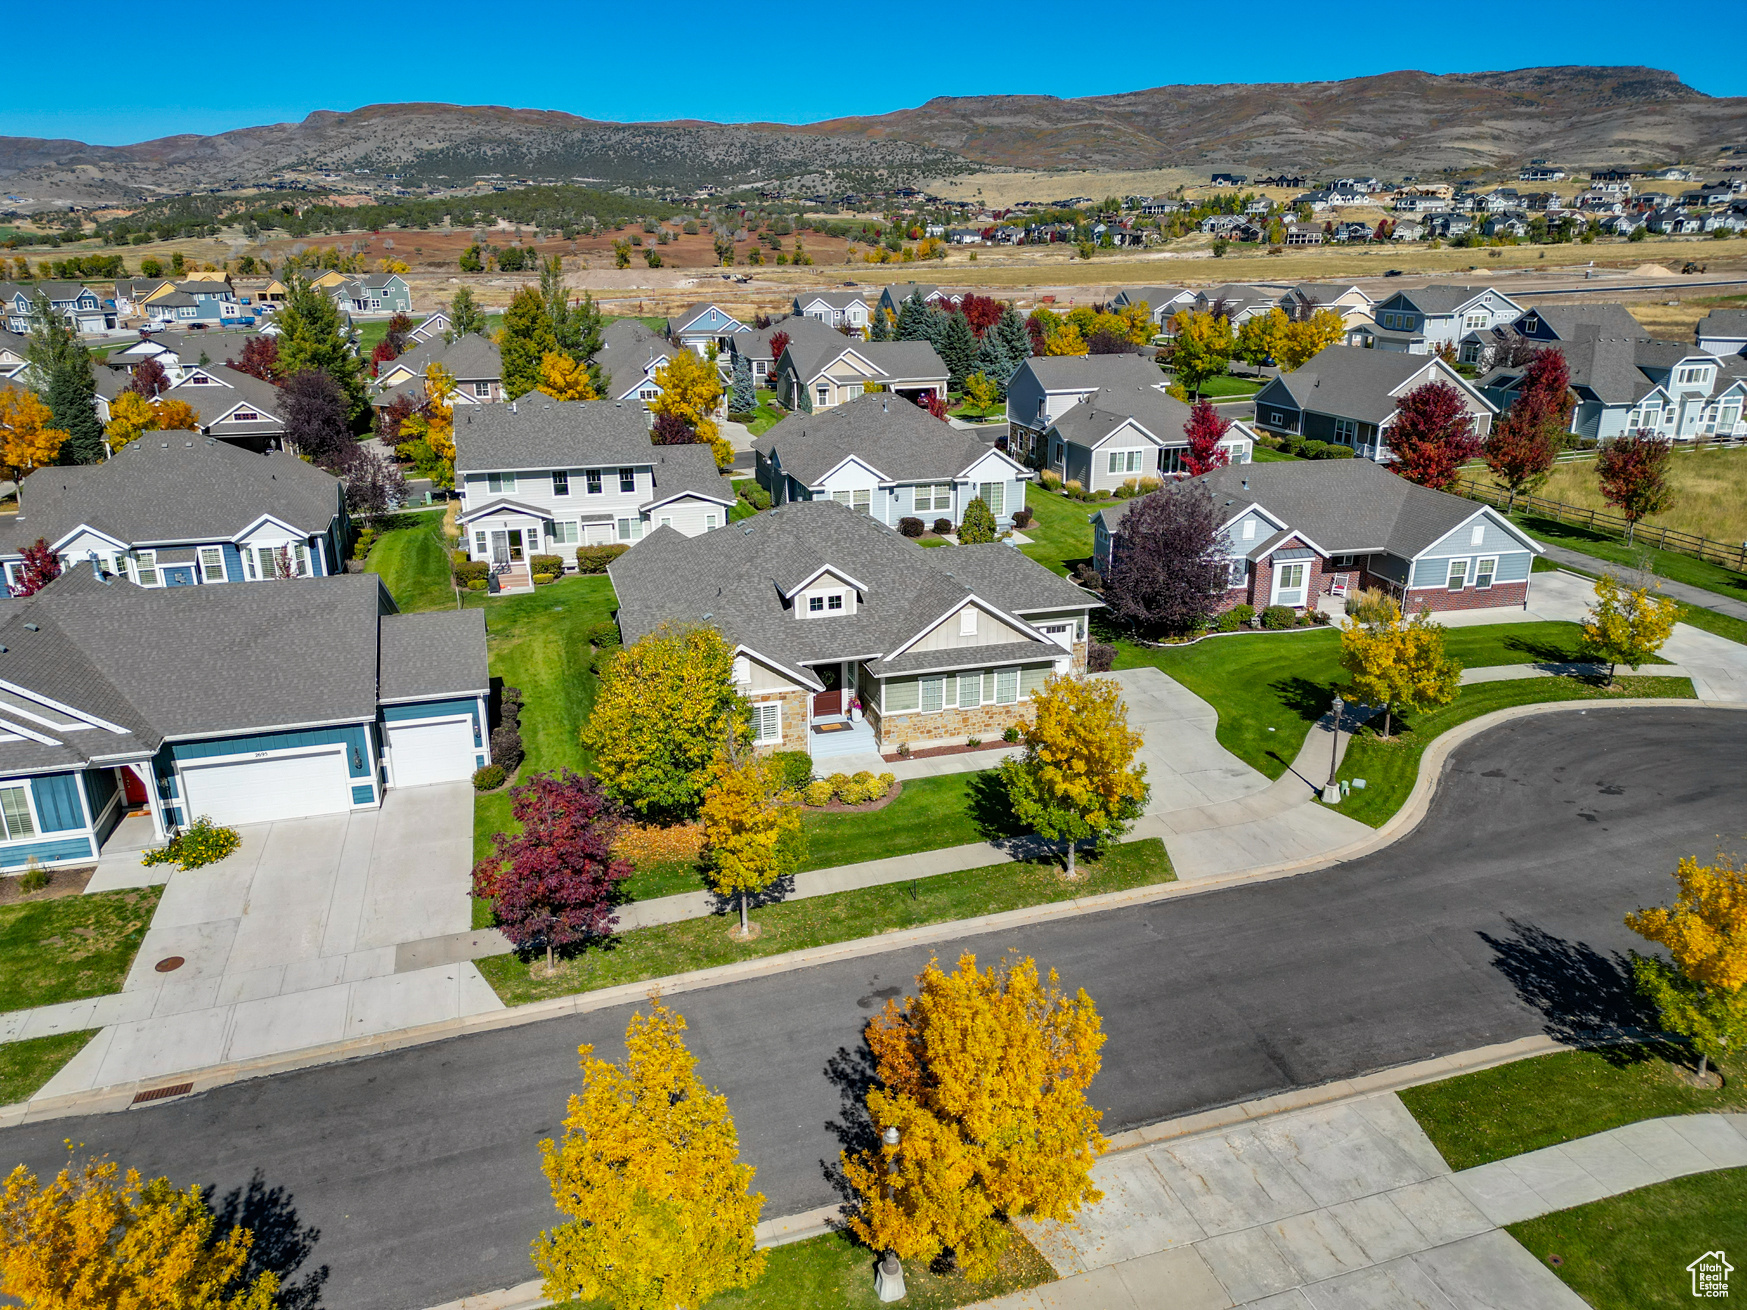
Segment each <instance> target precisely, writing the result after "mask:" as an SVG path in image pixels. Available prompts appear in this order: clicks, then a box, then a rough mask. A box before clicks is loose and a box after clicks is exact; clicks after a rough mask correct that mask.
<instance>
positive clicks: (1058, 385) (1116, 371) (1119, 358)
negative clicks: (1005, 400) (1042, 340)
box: [1008, 355, 1165, 391]
mask: <svg viewBox="0 0 1747 1310" xmlns="http://www.w3.org/2000/svg"><path fill="white" fill-rule="evenodd" d="M1019 367H1020V368H1023V369H1029V370H1030V372H1031V376H1032V377H1034V378H1036V379H1037V382H1038V385H1039V386H1041V387H1042V388H1043V389H1044V390H1045V391H1094V390H1096V389H1098V388H1100V387H1119V386H1122V385H1124V384H1128V385H1131V386H1133V385H1139V386H1151V385H1153V384H1154V383H1156V382H1163V381H1165V375H1164V374H1163V373H1161V372H1160V371H1159V366H1158V365H1157V364H1155V363H1153V361H1152V360H1150V359H1147V358H1145V357H1144V356H1142V355H1040V356H1036V357H1034V358H1032V359H1028V360H1026V361H1025V362H1024V363H1023V364H1021V365H1020V366H1019ZM1008 385H1009V387H1011V385H1012V384H1011V383H1009V384H1008Z"/></svg>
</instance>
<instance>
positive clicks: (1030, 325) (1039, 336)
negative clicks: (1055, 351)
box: [1025, 314, 1049, 355]
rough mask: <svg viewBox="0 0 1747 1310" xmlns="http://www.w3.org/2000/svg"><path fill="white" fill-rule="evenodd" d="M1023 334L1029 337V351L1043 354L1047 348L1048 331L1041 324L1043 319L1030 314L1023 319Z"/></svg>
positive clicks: (1034, 353)
mask: <svg viewBox="0 0 1747 1310" xmlns="http://www.w3.org/2000/svg"><path fill="white" fill-rule="evenodd" d="M1025 335H1026V336H1028V337H1030V338H1031V353H1032V354H1033V355H1041V354H1044V353H1045V352H1046V351H1047V350H1048V349H1049V332H1048V330H1047V329H1045V327H1044V325H1043V320H1041V319H1040V318H1038V316H1037V315H1036V314H1032V315H1031V316H1030V317H1029V318H1027V319H1026V320H1025Z"/></svg>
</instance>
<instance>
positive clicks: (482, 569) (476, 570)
mask: <svg viewBox="0 0 1747 1310" xmlns="http://www.w3.org/2000/svg"><path fill="white" fill-rule="evenodd" d="M490 576H491V565H490V564H488V563H487V562H486V561H485V560H482V559H469V560H460V561H457V562H456V565H455V581H457V582H460V583H472V582H484V581H485V580H486V579H487V578H489V577H490Z"/></svg>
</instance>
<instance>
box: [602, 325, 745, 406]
mask: <svg viewBox="0 0 1747 1310" xmlns="http://www.w3.org/2000/svg"><path fill="white" fill-rule="evenodd" d="M748 335H750V334H749V333H744V332H741V333H736V334H735V335H734V336H733V337H731V338H729V339H730V340H731V341H739V340H741V339H742V338H743V337H745V336H748ZM677 349H679V347H677V346H675V345H674V344H673V343H672V342H671V341H669V340H668V339H667V338H666V337H664V336H662V335H661V333H659V332H656V331H654V330H652V329H651V328H649V327H648V326H647V325H645V324H643V323H640V322H638V321H637V320H636V319H634V318H619V319H614V320H613V321H612V322H611V323H608V324H607V325H606V327H605V328H603V329H602V330H601V348H600V349H599V350H598V351H596V352H595V355H594V362H595V363H597V364H599V365H600V366H601V367H602V368H603V369H604V370H606V373H607V392H606V394H607V399H609V400H635V401H637V402H638V403H639V404H642V405H644V406H645V407H647V406H648V404H649V402H650V401H652V400H654V399H655V398H656V397H657V396H659V395H660V394H661V384H660V383H658V382H657V381H656V380H655V375H656V374H657V373H658V372H660V371H661V370H662V369H663V368H665V367H666V366H667V361H668V360H670V359H672V358H673V352H674V351H675V350H677Z"/></svg>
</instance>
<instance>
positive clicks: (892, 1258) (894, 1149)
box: [874, 1124, 904, 1301]
mask: <svg viewBox="0 0 1747 1310" xmlns="http://www.w3.org/2000/svg"><path fill="white" fill-rule="evenodd" d="M880 1140H881V1141H882V1142H884V1143H885V1144H886V1148H887V1152H888V1154H887V1156H886V1200H888V1201H890V1200H892V1199H893V1194H894V1193H895V1192H896V1191H897V1183H896V1181H895V1180H896V1178H897V1174H898V1129H897V1125H895V1124H894V1125H893V1126H892V1127H890V1128H887V1129H886V1131H885V1132H884V1133H882V1134H880ZM874 1295H875V1296H877V1297H879V1299H880V1300H882V1301H902V1300H903V1299H904V1266H903V1265H901V1264H899V1263H898V1253H897V1252H896V1251H893V1250H891V1249H890V1248H888V1249H887V1250H886V1253H885V1255H884V1256H882V1257H881V1258H880V1263H879V1267H878V1268H877V1269H876V1270H875V1271H874Z"/></svg>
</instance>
